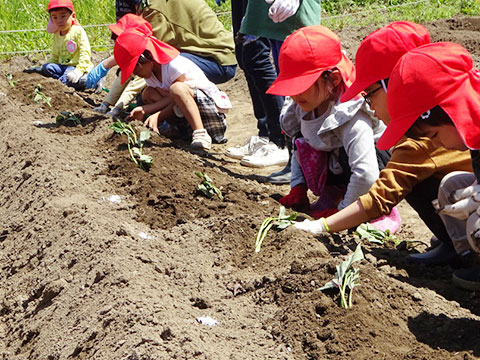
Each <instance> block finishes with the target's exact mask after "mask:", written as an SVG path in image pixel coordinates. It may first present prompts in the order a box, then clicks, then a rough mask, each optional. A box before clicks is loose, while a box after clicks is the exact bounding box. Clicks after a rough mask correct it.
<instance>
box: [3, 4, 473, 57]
mask: <svg viewBox="0 0 480 360" xmlns="http://www.w3.org/2000/svg"><path fill="white" fill-rule="evenodd" d="M186 1H188V0H186ZM206 1H207V3H208V4H209V5H210V6H211V7H212V9H214V11H215V12H217V13H227V14H221V15H219V19H220V21H222V23H223V24H224V25H225V27H226V28H227V29H230V28H231V19H230V14H229V12H230V0H227V1H226V2H225V3H224V4H222V6H220V7H219V6H217V5H216V4H215V1H214V0H206ZM257 1H261V0H257ZM413 1H414V0H323V1H322V17H323V18H324V21H323V24H324V25H325V26H328V27H330V28H331V29H333V30H335V29H340V28H342V27H357V26H363V25H370V24H375V25H378V26H381V25H383V24H386V23H388V22H391V21H395V20H411V21H417V22H422V21H431V20H435V19H440V18H448V17H452V16H454V15H457V14H460V13H463V14H467V15H479V14H480V0H431V1H428V2H425V3H420V4H416V5H408V6H404V7H398V8H390V9H386V8H387V7H391V6H395V5H400V4H405V3H408V2H413ZM47 4H48V0H22V1H20V0H0V9H2V11H0V30H1V31H5V30H24V29H45V28H46V25H47V22H48V13H47V12H46V11H45V9H46V7H47ZM114 4H115V1H114V0H74V5H75V11H76V13H77V17H78V19H79V21H80V24H82V25H96V24H110V23H113V22H114V21H115V5H114ZM92 9H93V11H92ZM381 9H385V10H381ZM365 10H374V11H371V12H367V13H361V14H359V15H355V16H345V15H347V14H352V13H356V12H360V11H365ZM332 16H340V17H335V18H328V17H332ZM85 31H86V32H87V34H88V36H89V39H90V44H91V45H92V48H93V49H94V50H105V48H101V47H100V46H102V45H105V44H109V45H111V41H110V31H109V30H108V27H86V28H85ZM50 43H51V35H50V34H48V33H47V32H46V31H29V32H15V33H1V32H0V53H5V52H14V51H32V50H42V49H44V50H47V54H48V52H49V51H50ZM35 56H43V55H42V54H37V55H35Z"/></svg>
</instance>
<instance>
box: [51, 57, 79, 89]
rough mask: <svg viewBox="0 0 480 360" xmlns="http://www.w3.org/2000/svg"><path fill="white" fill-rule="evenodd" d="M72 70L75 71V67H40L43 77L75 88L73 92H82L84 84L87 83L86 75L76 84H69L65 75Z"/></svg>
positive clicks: (54, 65)
mask: <svg viewBox="0 0 480 360" xmlns="http://www.w3.org/2000/svg"><path fill="white" fill-rule="evenodd" d="M73 70H75V66H68V65H60V64H55V63H46V64H43V66H42V73H43V75H45V76H47V77H51V78H54V79H58V80H60V81H61V82H62V83H64V84H65V85H67V86H70V87H73V88H75V90H84V89H85V83H86V82H87V76H86V75H83V76H82V77H81V78H80V80H78V82H77V83H71V82H70V81H68V79H67V75H68V73H69V72H70V71H73Z"/></svg>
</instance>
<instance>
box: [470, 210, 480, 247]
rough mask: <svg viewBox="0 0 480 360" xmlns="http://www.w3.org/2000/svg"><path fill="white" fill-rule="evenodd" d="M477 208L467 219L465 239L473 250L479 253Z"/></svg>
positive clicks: (479, 222) (479, 218) (479, 239)
mask: <svg viewBox="0 0 480 360" xmlns="http://www.w3.org/2000/svg"><path fill="white" fill-rule="evenodd" d="M478 212H479V211H478V210H477V211H476V212H474V213H473V214H472V215H470V217H469V218H468V220H467V240H468V243H469V245H470V247H471V248H472V250H473V251H475V252H476V253H480V216H479V214H478Z"/></svg>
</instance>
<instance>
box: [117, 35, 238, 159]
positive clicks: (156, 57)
mask: <svg viewBox="0 0 480 360" xmlns="http://www.w3.org/2000/svg"><path fill="white" fill-rule="evenodd" d="M113 55H114V57H115V61H116V63H117V64H118V65H119V66H120V69H121V71H122V75H121V81H122V83H124V82H125V81H126V80H127V79H128V78H129V77H130V75H131V74H132V73H134V74H135V75H138V76H140V77H142V78H144V79H145V80H146V83H147V88H146V89H145V91H144V92H143V94H142V99H143V101H144V103H145V105H142V106H138V107H136V108H135V109H133V110H132V112H131V115H130V116H131V117H132V118H135V119H137V120H145V125H146V126H148V127H150V128H152V129H153V130H154V131H157V132H158V124H159V121H163V120H167V119H171V118H172V116H173V115H174V114H175V115H176V118H175V121H176V122H178V121H182V120H181V118H183V117H185V119H186V121H187V122H188V125H189V126H190V127H191V130H193V133H192V143H191V147H192V148H193V149H199V150H209V149H210V146H211V143H212V138H213V140H214V141H215V142H217V143H221V142H225V141H226V139H225V130H226V126H227V124H226V120H225V112H226V111H227V109H229V108H230V107H231V104H230V101H229V99H228V97H227V96H226V94H225V93H223V92H221V91H220V90H219V89H218V88H217V86H216V85H215V84H213V83H212V82H210V81H209V80H208V79H207V77H206V76H205V74H204V73H203V71H202V70H201V69H200V68H199V67H198V66H197V65H195V64H194V63H193V62H192V61H191V60H189V59H187V58H185V57H182V56H178V55H179V51H178V50H177V49H175V48H174V47H172V46H170V45H168V44H166V43H164V42H162V41H160V40H158V39H156V38H155V37H153V36H150V35H146V34H144V33H142V32H139V31H138V30H136V29H127V30H125V31H124V32H123V33H122V34H121V35H120V36H119V37H118V38H117V40H116V41H115V46H114V50H113ZM146 115H150V117H148V118H147V119H145V116H146Z"/></svg>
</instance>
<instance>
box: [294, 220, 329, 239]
mask: <svg viewBox="0 0 480 360" xmlns="http://www.w3.org/2000/svg"><path fill="white" fill-rule="evenodd" d="M324 221H325V219H323V220H322V219H320V220H313V221H312V220H308V219H306V220H303V221H302V222H297V223H295V224H293V227H294V228H296V229H300V230H304V231H308V232H309V233H312V234H314V235H318V234H322V233H328V230H327V229H325V225H324Z"/></svg>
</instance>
